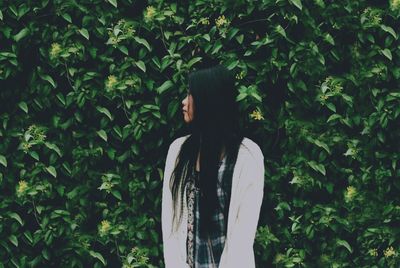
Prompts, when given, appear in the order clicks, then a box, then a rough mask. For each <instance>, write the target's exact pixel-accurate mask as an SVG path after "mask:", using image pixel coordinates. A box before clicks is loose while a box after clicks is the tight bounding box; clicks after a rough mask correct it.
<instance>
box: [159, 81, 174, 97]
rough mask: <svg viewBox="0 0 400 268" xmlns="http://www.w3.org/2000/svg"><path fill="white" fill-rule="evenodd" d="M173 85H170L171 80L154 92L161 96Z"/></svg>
mask: <svg viewBox="0 0 400 268" xmlns="http://www.w3.org/2000/svg"><path fill="white" fill-rule="evenodd" d="M173 85H174V83H172V81H171V80H167V81H165V82H164V83H163V84H162V85H161V86H160V87H158V88H157V89H156V91H157V93H158V94H162V93H163V92H164V91H166V90H167V89H169V88H170V87H172V86H173Z"/></svg>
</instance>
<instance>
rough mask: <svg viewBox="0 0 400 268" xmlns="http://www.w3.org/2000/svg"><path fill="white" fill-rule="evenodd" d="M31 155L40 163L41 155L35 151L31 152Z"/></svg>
mask: <svg viewBox="0 0 400 268" xmlns="http://www.w3.org/2000/svg"><path fill="white" fill-rule="evenodd" d="M29 155H30V156H32V158H34V159H36V161H39V155H38V153H37V152H35V151H29Z"/></svg>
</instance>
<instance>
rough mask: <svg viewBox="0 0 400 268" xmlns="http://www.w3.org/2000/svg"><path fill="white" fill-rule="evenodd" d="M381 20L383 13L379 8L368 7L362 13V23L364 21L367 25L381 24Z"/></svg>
mask: <svg viewBox="0 0 400 268" xmlns="http://www.w3.org/2000/svg"><path fill="white" fill-rule="evenodd" d="M381 22H382V15H381V11H380V10H379V9H373V8H371V7H367V8H366V9H364V11H363V13H362V14H361V23H363V25H364V26H365V27H374V26H379V25H380V23H381Z"/></svg>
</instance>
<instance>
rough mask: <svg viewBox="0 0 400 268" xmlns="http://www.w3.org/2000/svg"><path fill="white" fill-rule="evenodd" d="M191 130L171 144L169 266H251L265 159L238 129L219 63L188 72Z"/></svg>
mask: <svg viewBox="0 0 400 268" xmlns="http://www.w3.org/2000/svg"><path fill="white" fill-rule="evenodd" d="M188 82H189V83H188V84H189V85H188V90H187V96H186V97H185V98H184V99H183V101H182V112H183V120H184V121H185V123H186V124H187V126H188V128H189V130H190V134H189V135H186V136H183V137H179V138H177V139H175V140H174V141H173V142H172V143H171V145H170V146H169V150H168V154H167V159H166V164H165V170H164V181H163V190H162V209H161V210H162V211H161V225H162V238H163V249H164V261H165V267H166V268H192V267H194V268H199V267H201V268H206V267H219V268H235V267H238V268H239V267H240V268H252V267H255V259H254V252H253V243H254V238H255V233H256V229H257V224H258V218H259V214H260V208H261V203H262V199H263V187H264V157H263V153H262V151H261V150H260V147H259V146H258V145H257V144H256V143H255V142H253V141H252V140H251V139H249V138H247V137H244V136H243V134H242V131H241V130H240V127H239V108H238V103H237V102H236V91H235V83H234V82H235V81H234V77H233V75H232V74H231V73H230V71H229V70H228V69H227V68H225V67H224V66H222V65H217V66H214V67H211V68H207V69H202V70H198V71H195V72H192V73H191V74H189V77H188Z"/></svg>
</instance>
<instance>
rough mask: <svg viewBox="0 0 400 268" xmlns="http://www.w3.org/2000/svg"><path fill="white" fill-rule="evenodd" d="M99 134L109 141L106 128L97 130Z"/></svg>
mask: <svg viewBox="0 0 400 268" xmlns="http://www.w3.org/2000/svg"><path fill="white" fill-rule="evenodd" d="M97 134H98V135H99V136H100V138H102V139H103V140H105V141H107V133H106V132H105V131H104V130H99V131H97Z"/></svg>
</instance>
